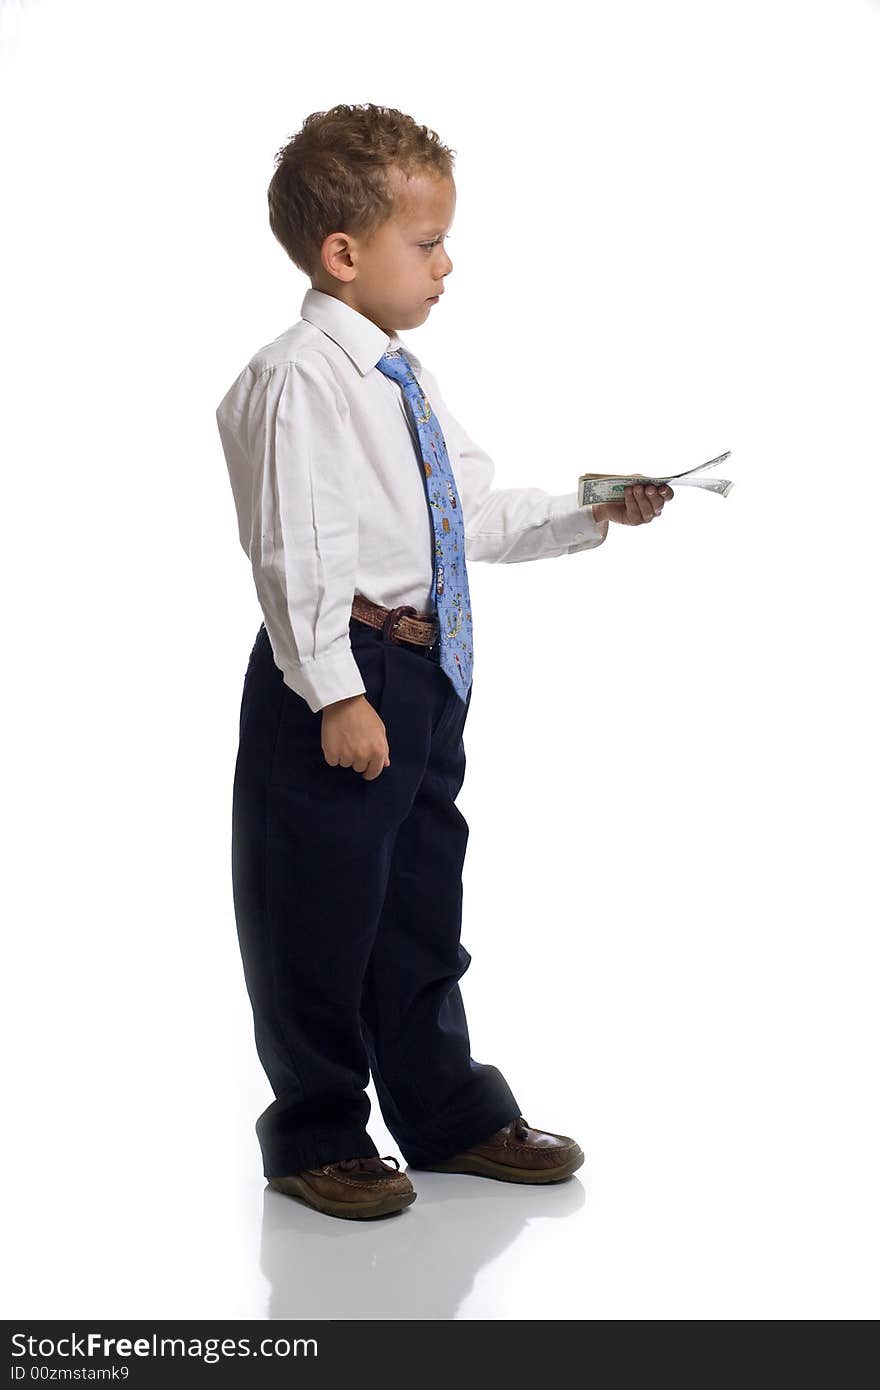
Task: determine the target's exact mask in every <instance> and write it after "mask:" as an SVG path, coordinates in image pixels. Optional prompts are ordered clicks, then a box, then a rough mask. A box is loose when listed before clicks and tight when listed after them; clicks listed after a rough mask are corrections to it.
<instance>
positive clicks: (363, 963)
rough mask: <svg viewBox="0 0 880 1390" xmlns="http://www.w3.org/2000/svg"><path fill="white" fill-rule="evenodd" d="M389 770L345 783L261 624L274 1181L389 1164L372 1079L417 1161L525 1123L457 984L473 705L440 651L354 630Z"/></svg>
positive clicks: (258, 758)
mask: <svg viewBox="0 0 880 1390" xmlns="http://www.w3.org/2000/svg"><path fill="white" fill-rule="evenodd" d="M350 637H351V647H352V652H353V654H354V657H355V660H356V661H357V664H358V668H359V669H360V672H361V675H362V677H363V681H364V685H365V687H366V692H365V693H366V698H367V699H368V700H369V702H370V704H371V705H372V706H373V708H374V709H375V710H376V711H377V712H378V714H379V715H380V717H381V718H382V720H383V721H384V723H385V728H386V733H387V736H388V744H389V757H390V759H391V762H390V765H389V766H388V767H386V768H384V769H383V770H382V772H381V773H380V774H379V776H378V777H377V778H375V779H374V780H373V781H367V780H366V779H365V778H364V777H363V776H362V774H361V773H359V772H356V771H355V770H354V768H347V767H331V766H330V765H329V764H328V763H327V762H326V761H325V760H324V754H323V751H322V748H321V724H322V719H323V714H322V712H321V711H320V710H319V711H318V712H317V713H314V714H313V713H312V711H311V710H310V709H309V707H308V705H307V703H306V701H305V700H303V699H302V698H301V697H300V696H299V695H297V694H296V693H295V692H294V691H293V690H291V689H290V688H289V687H288V686H286V685H285V684H284V681H283V679H282V676H281V672H280V670H279V669H278V667H277V666H276V665H275V661H274V657H273V654H272V649H271V646H270V643H269V638H268V635H267V632H266V629H265V626H261V628H260V631H259V633H258V635H257V640H256V643H255V644H254V648H253V651H252V652H251V656H250V661H249V663H248V669H247V674H246V676H245V681H244V691H243V695H242V704H241V722H240V730H239V748H238V757H237V760H236V766H235V780H234V787H233V812H232V879H233V898H234V907H235V918H236V927H237V932H238V940H239V945H240V948H241V956H242V962H243V966H244V974H245V981H246V984H247V990H248V995H249V997H250V1001H251V1005H252V1008H253V1014H254V1035H255V1040H256V1046H257V1053H258V1055H259V1058H260V1062H261V1063H262V1066H263V1068H264V1070H265V1072H266V1075H267V1077H268V1079H269V1083H270V1085H271V1087H272V1091H273V1093H274V1096H275V1100H274V1101H273V1102H272V1104H270V1105H269V1106H268V1108H267V1109H266V1110H264V1111H263V1113H262V1114H261V1115H260V1117H259V1119H258V1120H257V1122H256V1131H257V1137H258V1139H259V1143H260V1148H261V1150H262V1155H263V1171H264V1173H265V1175H266V1177H267V1178H269V1177H279V1176H284V1175H289V1174H292V1173H297V1172H302V1171H303V1170H304V1169H306V1168H315V1167H318V1166H319V1165H320V1164H322V1163H333V1162H337V1161H338V1160H340V1159H343V1158H359V1157H367V1156H369V1155H375V1154H377V1153H378V1150H377V1149H376V1146H375V1144H374V1143H373V1141H372V1139H371V1138H370V1137H369V1135H368V1134H367V1131H366V1123H367V1119H368V1117H369V1112H370V1102H369V1098H368V1096H367V1095H366V1092H365V1087H366V1086H367V1084H368V1082H369V1076H370V1072H372V1075H373V1080H374V1082H375V1086H376V1094H377V1096H378V1098H379V1103H380V1106H381V1109H382V1116H383V1118H384V1120H385V1124H386V1126H387V1128H388V1130H389V1131H390V1133H391V1134H392V1135H393V1136H394V1139H395V1141H396V1143H397V1145H398V1146H399V1148H400V1151H401V1153H402V1154H403V1156H404V1158H405V1159H406V1161H407V1162H409V1163H414V1164H419V1163H430V1162H434V1161H436V1160H438V1159H441V1158H445V1157H448V1156H450V1155H451V1154H454V1153H457V1152H460V1151H461V1150H462V1149H465V1148H468V1147H469V1146H470V1145H471V1144H475V1143H479V1142H480V1141H481V1140H482V1139H485V1138H488V1136H489V1135H490V1134H492V1133H494V1131H495V1130H497V1129H500V1128H501V1126H502V1125H505V1124H507V1123H508V1121H509V1120H511V1119H513V1118H515V1117H516V1116H517V1115H519V1114H520V1108H519V1105H518V1104H517V1102H516V1100H515V1098H514V1096H513V1094H512V1092H511V1090H510V1088H509V1086H508V1085H507V1083H506V1081H505V1080H504V1077H503V1076H502V1075H501V1073H500V1072H499V1071H498V1070H497V1069H496V1068H495V1067H493V1066H489V1065H487V1064H484V1063H481V1062H476V1061H474V1059H473V1058H472V1057H471V1055H470V1042H469V1038H468V1029H467V1022H466V1019H465V1012H464V1006H463V1003H462V998H461V992H460V990H459V986H458V981H459V980H460V979H461V976H462V975H463V974H464V972H465V971H466V970H467V968H468V966H469V964H470V959H471V958H470V955H469V954H468V952H467V951H466V950H465V948H464V946H463V945H462V944H461V940H460V936H461V907H462V879H461V874H462V866H463V863H464V855H465V848H466V845H467V838H468V826H467V822H466V821H465V819H464V817H463V816H462V814H461V812H460V811H459V810H458V808H457V807H456V805H455V798H456V796H457V795H458V792H459V790H460V788H461V784H462V781H463V778H464V771H465V753H464V745H463V742H462V734H463V730H464V725H465V720H466V718H467V713H468V708H469V705H470V696H469V697H468V703H467V704H464V703H463V702H462V701H461V700H460V699H459V697H458V695H456V693H455V691H454V689H453V687H452V685H451V683H450V681H449V679H448V677H447V676H446V675H445V673H444V672H443V671H442V670H441V668H440V666H439V664H438V661H437V653H436V649H435V650H434V651H433V652H430V653H429V652H428V651H427V649H426V648H421V647H418V646H417V645H415V644H411V643H405V642H393V641H391V640H390V639H388V638H386V637H385V636H384V635H383V634H382V632H381V631H380V630H379V629H376V628H371V627H369V626H368V625H367V624H365V623H361V622H359V621H358V620H357V619H356V618H352V619H351V622H350Z"/></svg>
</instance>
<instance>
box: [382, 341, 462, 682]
mask: <svg viewBox="0 0 880 1390" xmlns="http://www.w3.org/2000/svg"><path fill="white" fill-rule="evenodd" d="M376 366H377V367H378V369H379V371H380V372H381V373H382V374H383V376H387V377H390V378H391V380H392V381H396V382H398V383H399V384H400V386H402V387H403V397H404V400H405V402H406V408H407V412H408V414H409V418H410V419H411V420H412V423H413V425H414V426H415V429H416V433H417V435H418V440H419V450H420V454H421V463H422V475H423V481H424V484H425V495H426V497H427V499H428V512H429V514H430V517H431V523H432V525H433V528H434V578H433V582H432V584H431V599H432V602H433V604H434V606H435V608H436V610H437V617H438V620H439V623H440V638H439V642H440V666H441V667H442V669H443V670H444V671H445V672H446V674H447V676H448V677H449V679H450V680H451V682H452V685H453V687H454V689H455V692H456V694H457V695H458V696H459V698H460V699H462V700H464V701H466V700H467V696H468V691H469V690H470V687H471V677H472V673H473V666H474V639H473V624H472V621H471V596H470V591H469V589H468V581H467V567H466V565H465V553H464V517H463V516H462V513H461V503H460V502H459V499H458V491H457V489H456V486H455V478H454V477H453V474H452V465H451V464H450V462H449V455H448V453H447V452H446V441H445V439H444V438H443V431H442V430H441V428H440V424H439V421H438V420H437V417H436V415H435V414H434V412H433V411H432V409H431V407H430V405H429V404H428V401H427V398H426V397H425V394H424V392H423V391H422V388H421V386H420V385H419V383H418V381H417V380H416V376H415V373H414V371H413V369H412V366H411V364H410V361H409V358H408V357H407V356H406V354H405V353H404V352H403V351H402V350H401V349H400V348H398V349H396V351H394V352H386V353H385V354H384V356H383V357H381V358H380V360H379V361H378V362H377V363H376Z"/></svg>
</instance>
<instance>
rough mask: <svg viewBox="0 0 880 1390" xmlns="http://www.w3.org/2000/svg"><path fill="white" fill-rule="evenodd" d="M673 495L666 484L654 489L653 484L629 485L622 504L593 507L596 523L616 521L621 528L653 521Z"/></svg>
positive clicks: (604, 504)
mask: <svg viewBox="0 0 880 1390" xmlns="http://www.w3.org/2000/svg"><path fill="white" fill-rule="evenodd" d="M674 496H675V493H674V492H673V491H672V488H671V487H669V485H668V484H667V483H664V484H663V486H662V487H659V488H658V487H656V486H655V484H654V483H630V485H629V487H627V488H626V489H625V490H624V494H623V497H624V500H623V501H622V502H597V503H596V504H595V506H594V507H593V516H594V517H595V519H596V521H616V522H618V523H619V524H620V525H621V526H641V525H642V524H643V523H644V522H646V521H653V520H654V517H655V516H659V515H660V513H661V512H662V510H663V503H664V502H667V501H668V500H669V498H670V497H674Z"/></svg>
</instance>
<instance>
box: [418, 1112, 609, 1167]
mask: <svg viewBox="0 0 880 1390" xmlns="http://www.w3.org/2000/svg"><path fill="white" fill-rule="evenodd" d="M583 1161H584V1155H583V1152H582V1150H581V1148H580V1146H579V1145H578V1144H576V1143H575V1141H574V1140H573V1139H569V1137H568V1135H566V1134H549V1133H547V1131H545V1130H541V1129H529V1126H528V1122H527V1121H526V1120H524V1119H523V1117H522V1115H520V1116H519V1117H518V1119H516V1120H511V1121H510V1124H507V1125H505V1126H504V1128H503V1129H499V1130H498V1131H497V1133H496V1134H492V1135H490V1136H489V1138H488V1139H484V1140H483V1142H482V1143H480V1144H474V1145H472V1147H471V1148H469V1149H466V1150H465V1152H464V1153H460V1154H453V1156H452V1157H451V1158H444V1159H442V1160H441V1161H440V1162H439V1163H411V1164H410V1165H409V1166H410V1168H425V1169H427V1170H429V1171H430V1172H432V1173H477V1174H479V1176H480V1177H483V1178H501V1179H502V1181H504V1182H559V1181H560V1180H561V1179H562V1178H567V1177H569V1176H570V1175H571V1174H572V1173H573V1172H575V1170H576V1169H577V1168H580V1166H581V1164H582V1163H583Z"/></svg>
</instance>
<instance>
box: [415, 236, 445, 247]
mask: <svg viewBox="0 0 880 1390" xmlns="http://www.w3.org/2000/svg"><path fill="white" fill-rule="evenodd" d="M442 240H443V237H442V236H438V238H437V240H436V241H420V242H419V245H420V246H421V248H422V250H423V251H433V249H434V247H435V246H439V245H440V243H441V241H442Z"/></svg>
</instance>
